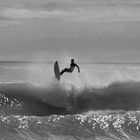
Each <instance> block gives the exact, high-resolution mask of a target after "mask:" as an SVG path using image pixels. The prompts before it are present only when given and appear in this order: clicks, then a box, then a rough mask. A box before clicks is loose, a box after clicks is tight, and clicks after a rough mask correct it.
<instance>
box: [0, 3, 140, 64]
mask: <svg viewBox="0 0 140 140" xmlns="http://www.w3.org/2000/svg"><path fill="white" fill-rule="evenodd" d="M65 57H68V58H69V57H74V58H76V59H78V61H79V60H81V61H92V62H140V0H0V60H37V59H45V60H54V59H58V60H59V59H63V58H64V59H65Z"/></svg>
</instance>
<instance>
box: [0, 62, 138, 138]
mask: <svg viewBox="0 0 140 140" xmlns="http://www.w3.org/2000/svg"><path fill="white" fill-rule="evenodd" d="M78 64H79V66H80V69H81V72H80V73H78V72H77V69H75V70H74V72H73V73H64V75H63V76H62V77H61V80H60V81H57V80H56V79H55V77H54V71H53V65H54V64H53V63H52V62H40V63H39V62H36V63H35V62H0V140H139V139H140V64H128V63H127V64H99V63H96V64H94V63H78ZM68 66H69V64H68V63H67V64H66V63H65V64H63V63H60V69H63V68H64V67H68Z"/></svg>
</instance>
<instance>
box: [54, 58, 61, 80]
mask: <svg viewBox="0 0 140 140" xmlns="http://www.w3.org/2000/svg"><path fill="white" fill-rule="evenodd" d="M54 75H55V78H56V79H57V80H60V70H59V65H58V62H57V61H56V62H55V64H54Z"/></svg>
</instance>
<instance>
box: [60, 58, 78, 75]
mask: <svg viewBox="0 0 140 140" xmlns="http://www.w3.org/2000/svg"><path fill="white" fill-rule="evenodd" d="M75 67H77V69H78V72H80V68H79V66H78V65H77V64H75V63H74V59H71V64H70V68H65V69H64V70H62V71H61V72H60V75H62V74H63V73H64V72H73V70H74V68H75Z"/></svg>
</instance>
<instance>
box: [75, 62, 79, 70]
mask: <svg viewBox="0 0 140 140" xmlns="http://www.w3.org/2000/svg"><path fill="white" fill-rule="evenodd" d="M75 66H76V67H77V69H78V72H80V68H79V66H78V65H77V64H75Z"/></svg>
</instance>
